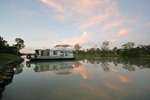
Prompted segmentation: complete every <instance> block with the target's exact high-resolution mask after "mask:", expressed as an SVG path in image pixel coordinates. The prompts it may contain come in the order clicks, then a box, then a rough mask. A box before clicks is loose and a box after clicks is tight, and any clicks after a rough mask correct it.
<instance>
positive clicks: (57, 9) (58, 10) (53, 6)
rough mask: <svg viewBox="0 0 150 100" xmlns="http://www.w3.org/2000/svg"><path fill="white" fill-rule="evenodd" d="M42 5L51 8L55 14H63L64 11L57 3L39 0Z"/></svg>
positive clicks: (50, 0)
mask: <svg viewBox="0 0 150 100" xmlns="http://www.w3.org/2000/svg"><path fill="white" fill-rule="evenodd" d="M41 1H42V2H43V3H45V4H47V5H49V6H51V7H52V8H53V9H55V10H56V12H60V13H63V12H64V9H63V8H62V6H61V5H60V4H58V3H56V2H55V1H53V0H41Z"/></svg>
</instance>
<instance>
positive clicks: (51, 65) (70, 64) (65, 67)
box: [27, 61, 80, 75]
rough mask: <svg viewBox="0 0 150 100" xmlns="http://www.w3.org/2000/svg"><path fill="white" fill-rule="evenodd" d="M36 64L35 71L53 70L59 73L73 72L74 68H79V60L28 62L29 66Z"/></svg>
mask: <svg viewBox="0 0 150 100" xmlns="http://www.w3.org/2000/svg"><path fill="white" fill-rule="evenodd" d="M32 65H34V66H35V67H34V71H35V72H45V71H53V72H55V73H56V74H58V75H68V74H71V70H72V69H73V68H78V67H79V65H80V62H79V61H54V62H52V61H51V62H27V66H28V67H31V66H32Z"/></svg>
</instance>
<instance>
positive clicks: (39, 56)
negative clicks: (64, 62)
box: [27, 45, 74, 60]
mask: <svg viewBox="0 0 150 100" xmlns="http://www.w3.org/2000/svg"><path fill="white" fill-rule="evenodd" d="M67 46H69V45H57V46H55V47H54V48H52V49H46V50H43V49H37V50H35V55H34V57H33V58H32V57H31V55H27V58H28V59H30V60H58V59H74V56H73V50H72V49H70V48H67Z"/></svg>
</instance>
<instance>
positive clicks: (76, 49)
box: [74, 44, 81, 54]
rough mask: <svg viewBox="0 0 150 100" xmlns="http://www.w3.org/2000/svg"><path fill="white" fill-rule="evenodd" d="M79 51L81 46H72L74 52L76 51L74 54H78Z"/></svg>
mask: <svg viewBox="0 0 150 100" xmlns="http://www.w3.org/2000/svg"><path fill="white" fill-rule="evenodd" d="M80 49H81V46H80V45H79V44H75V45H74V50H75V51H76V54H78V51H79V50H80Z"/></svg>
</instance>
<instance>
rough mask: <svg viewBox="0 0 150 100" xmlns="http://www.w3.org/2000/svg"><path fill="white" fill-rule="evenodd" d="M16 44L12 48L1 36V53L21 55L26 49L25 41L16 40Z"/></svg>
mask: <svg viewBox="0 0 150 100" xmlns="http://www.w3.org/2000/svg"><path fill="white" fill-rule="evenodd" d="M15 42H16V44H13V45H12V46H10V45H9V44H8V42H7V41H6V40H4V38H3V37H1V36H0V53H9V54H15V55H20V54H21V53H20V50H21V49H22V48H24V47H25V45H24V40H23V39H21V38H15Z"/></svg>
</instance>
